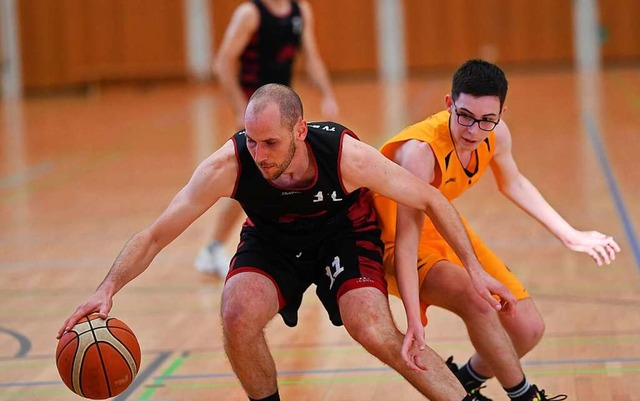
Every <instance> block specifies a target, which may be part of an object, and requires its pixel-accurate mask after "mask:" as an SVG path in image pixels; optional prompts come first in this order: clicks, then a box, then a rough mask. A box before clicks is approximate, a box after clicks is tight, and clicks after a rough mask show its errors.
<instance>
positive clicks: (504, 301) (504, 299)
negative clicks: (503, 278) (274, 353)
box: [470, 270, 518, 315]
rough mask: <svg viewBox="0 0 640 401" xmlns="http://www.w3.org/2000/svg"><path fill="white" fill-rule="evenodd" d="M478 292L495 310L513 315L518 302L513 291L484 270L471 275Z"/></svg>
mask: <svg viewBox="0 0 640 401" xmlns="http://www.w3.org/2000/svg"><path fill="white" fill-rule="evenodd" d="M470 276H471V282H472V283H473V287H474V288H475V290H476V292H477V293H478V294H480V296H481V297H482V299H484V300H485V301H487V302H488V303H489V304H490V305H491V307H492V308H493V309H495V310H496V311H499V312H504V313H506V314H508V315H512V314H513V313H514V312H515V306H516V303H517V302H518V301H517V300H516V297H514V296H513V294H512V293H511V291H509V289H507V287H505V286H504V285H503V284H502V283H501V282H499V281H498V280H496V279H495V278H493V277H491V276H490V275H489V274H488V273H487V272H485V271H484V270H479V271H478V272H476V273H474V274H470Z"/></svg>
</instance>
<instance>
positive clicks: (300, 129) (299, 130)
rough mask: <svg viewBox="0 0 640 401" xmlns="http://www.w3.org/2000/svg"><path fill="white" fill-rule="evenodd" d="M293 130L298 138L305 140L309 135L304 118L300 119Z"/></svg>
mask: <svg viewBox="0 0 640 401" xmlns="http://www.w3.org/2000/svg"><path fill="white" fill-rule="evenodd" d="M293 130H294V131H293V132H294V133H295V135H296V139H298V140H299V141H304V140H305V138H306V137H307V122H306V121H305V120H304V119H302V118H301V119H299V120H298V122H297V123H296V125H295V126H294V127H293Z"/></svg>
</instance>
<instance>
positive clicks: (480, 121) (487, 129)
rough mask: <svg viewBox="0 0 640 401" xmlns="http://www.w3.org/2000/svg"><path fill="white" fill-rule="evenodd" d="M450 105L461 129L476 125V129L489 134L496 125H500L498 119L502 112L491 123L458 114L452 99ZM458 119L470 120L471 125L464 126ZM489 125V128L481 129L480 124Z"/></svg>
mask: <svg viewBox="0 0 640 401" xmlns="http://www.w3.org/2000/svg"><path fill="white" fill-rule="evenodd" d="M451 103H453V111H454V112H455V113H456V116H457V117H456V121H457V122H458V124H460V125H462V126H463V127H473V124H475V123H478V128H479V129H480V130H482V131H486V132H491V131H493V130H494V129H495V128H496V125H498V124H499V123H500V119H501V118H502V112H500V115H498V121H491V120H483V119H477V118H474V117H471V116H468V115H465V114H460V113H458V106H456V102H455V101H454V100H453V99H452V100H451ZM460 117H463V118H467V119H470V120H473V121H472V122H471V124H464V123H462V122H460ZM483 123H484V124H485V127H486V124H491V128H482V124H483Z"/></svg>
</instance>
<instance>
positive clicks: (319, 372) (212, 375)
mask: <svg viewBox="0 0 640 401" xmlns="http://www.w3.org/2000/svg"><path fill="white" fill-rule="evenodd" d="M595 363H640V357H638V358H597V359H567V360H557V361H551V360H541V361H523V362H522V365H523V366H556V365H590V364H595ZM371 372H385V373H386V372H393V369H392V368H390V367H388V366H380V367H369V368H368V367H361V368H351V369H310V370H282V371H278V376H290V375H324V374H335V373H371ZM235 377H236V376H235V374H234V373H231V372H229V373H208V374H207V373H203V374H190V375H167V376H157V377H156V379H159V380H184V379H187V380H190V379H191V380H192V379H224V378H235Z"/></svg>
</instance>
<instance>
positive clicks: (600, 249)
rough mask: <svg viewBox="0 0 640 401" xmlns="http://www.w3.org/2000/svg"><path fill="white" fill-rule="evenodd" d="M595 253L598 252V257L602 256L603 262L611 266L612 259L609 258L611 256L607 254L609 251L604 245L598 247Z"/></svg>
mask: <svg viewBox="0 0 640 401" xmlns="http://www.w3.org/2000/svg"><path fill="white" fill-rule="evenodd" d="M594 249H595V251H596V252H598V255H600V257H601V258H602V260H603V261H604V263H606V264H608V265H609V264H611V259H610V258H609V254H608V253H607V250H606V249H604V246H602V245H596V246H595V247H594Z"/></svg>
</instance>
